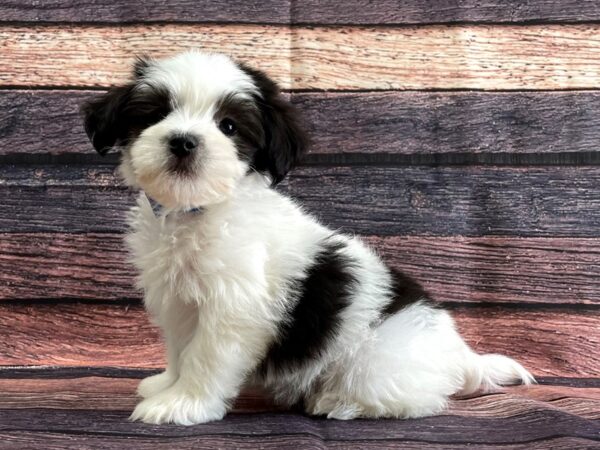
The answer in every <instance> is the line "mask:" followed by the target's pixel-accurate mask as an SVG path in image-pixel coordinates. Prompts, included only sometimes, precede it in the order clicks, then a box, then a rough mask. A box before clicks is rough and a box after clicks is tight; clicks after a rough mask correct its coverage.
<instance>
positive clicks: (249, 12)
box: [0, 0, 600, 25]
mask: <svg viewBox="0 0 600 450" xmlns="http://www.w3.org/2000/svg"><path fill="white" fill-rule="evenodd" d="M598 19H600V11H599V8H598V5H597V3H596V2H595V1H593V0H579V1H577V0H562V1H561V2H560V3H557V2H555V1H552V0H533V1H528V2H522V1H518V0H504V1H501V0H486V1H476V0H454V1H450V0H443V1H440V0H408V1H406V0H405V1H403V2H402V3H401V4H400V3H398V2H397V1H395V0H375V1H373V0H370V1H367V0H350V1H347V2H345V3H344V7H343V8H340V7H339V3H338V2H335V1H333V0H318V1H317V0H308V1H306V0H305V1H297V0H287V1H284V0H269V1H256V0H254V1H244V0H235V1H231V0H217V1H215V0H210V1H209V0H200V1H195V0H175V1H170V2H169V3H168V4H166V3H165V2H161V1H158V0H147V1H145V2H144V7H143V8H140V5H139V3H138V2H136V1H135V0H124V1H120V2H119V3H118V4H116V3H114V2H112V1H110V0H85V1H79V2H77V4H74V3H73V2H68V1H64V0H55V1H51V2H50V1H46V2H42V3H40V2H36V1H35V0H24V1H20V2H1V3H0V22H1V21H13V22H14V21H17V22H34V23H43V22H86V23H95V22H100V23H107V22H115V23H128V22H159V21H160V22H164V21H169V22H200V23H206V22H245V23H281V24H287V23H313V24H323V23H329V24H340V23H341V24H373V25H377V24H416V23H425V24H426V23H454V22H461V23H462V22H505V23H515V22H524V21H532V20H536V21H548V22H569V23H572V22H582V21H592V20H598Z"/></svg>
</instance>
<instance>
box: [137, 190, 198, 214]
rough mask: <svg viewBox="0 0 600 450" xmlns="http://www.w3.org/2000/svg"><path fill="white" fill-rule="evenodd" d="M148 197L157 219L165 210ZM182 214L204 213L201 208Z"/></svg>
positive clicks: (185, 211)
mask: <svg viewBox="0 0 600 450" xmlns="http://www.w3.org/2000/svg"><path fill="white" fill-rule="evenodd" d="M146 197H147V198H148V201H149V202H150V206H151V207H152V211H154V215H155V216H156V217H159V216H160V215H161V213H162V212H163V211H164V210H165V208H164V207H163V205H161V204H160V203H158V202H157V201H156V200H154V199H153V198H150V197H148V195H146ZM182 212H183V213H185V214H198V213H201V212H202V208H201V207H197V208H190V209H185V210H183V211H182ZM168 214H169V213H167V215H168Z"/></svg>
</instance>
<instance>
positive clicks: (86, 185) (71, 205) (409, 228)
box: [0, 165, 600, 237]
mask: <svg viewBox="0 0 600 450" xmlns="http://www.w3.org/2000/svg"><path fill="white" fill-rule="evenodd" d="M117 184H118V181H117V179H116V178H115V174H114V167H113V166H108V165H106V166H103V165H96V166H85V165H80V166H79V165H78V166H70V167H69V166H37V167H36V166H6V165H5V166H1V165H0V197H2V198H3V199H4V203H3V207H2V208H1V209H0V232H19V233H23V232H49V231H53V232H76V233H84V232H103V233H106V232H114V231H122V230H124V229H125V223H124V217H125V211H126V210H127V209H128V208H129V207H130V206H131V205H132V204H133V197H134V196H133V194H132V193H127V192H126V191H125V190H124V189H123V188H117V187H115V186H117ZM75 186H76V188H75ZM281 189H282V191H284V192H289V193H290V194H292V195H293V196H294V197H295V198H297V199H298V200H299V201H300V202H301V203H302V204H303V205H304V206H305V207H306V209H307V210H309V211H312V212H313V213H315V214H316V215H317V216H318V217H319V218H321V219H322V221H323V222H325V223H326V224H328V225H330V226H332V227H333V228H341V229H342V230H344V231H347V232H354V233H358V234H364V235H382V236H398V235H432V236H454V235H461V236H490V235H496V236H520V237H526V236H528V237H543V236H546V237H557V236H568V237H597V236H598V229H599V227H600V195H599V192H600V191H599V189H600V167H598V166H590V167H560V166H534V167H494V166H492V167H489V166H466V167H463V166H454V167H428V166H423V167H403V166H392V167H379V166H368V167H365V166H346V167H314V166H312V167H299V168H297V169H296V170H295V171H293V172H292V173H291V174H290V177H289V178H288V181H287V182H285V183H283V184H282V185H281Z"/></svg>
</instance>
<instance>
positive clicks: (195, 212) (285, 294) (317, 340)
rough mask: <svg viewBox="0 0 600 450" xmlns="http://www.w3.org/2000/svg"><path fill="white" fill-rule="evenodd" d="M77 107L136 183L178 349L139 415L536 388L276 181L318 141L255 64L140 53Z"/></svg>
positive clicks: (421, 405) (150, 278)
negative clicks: (251, 400)
mask: <svg viewBox="0 0 600 450" xmlns="http://www.w3.org/2000/svg"><path fill="white" fill-rule="evenodd" d="M84 113H85V116H86V130H87V132H88V134H89V136H90V139H91V141H92V143H93V145H94V146H95V148H96V149H97V150H98V151H99V152H101V153H105V152H106V151H107V150H108V149H110V148H118V149H120V151H121V160H122V163H121V167H120V171H121V173H122V175H123V177H124V179H125V180H126V182H127V183H128V184H129V185H130V186H132V187H133V188H136V189H139V190H140V195H139V199H138V203H137V206H136V207H134V208H133V210H132V211H131V214H130V220H129V222H130V225H131V232H130V234H129V235H128V237H127V245H128V247H129V249H130V251H131V255H132V258H131V259H132V262H133V264H134V265H135V266H136V268H137V269H138V271H139V274H140V275H139V278H138V286H139V288H140V289H142V290H143V291H144V301H145V305H146V308H147V310H148V312H149V314H150V315H151V317H152V318H153V320H154V321H155V323H156V324H157V325H158V326H159V327H160V328H161V330H162V332H163V336H164V340H165V344H166V347H167V357H168V361H167V368H166V370H165V371H164V372H163V373H161V374H159V375H155V376H152V377H149V378H146V379H145V380H143V381H142V382H141V383H140V385H139V388H138V393H139V395H140V396H141V397H142V398H143V400H142V401H141V402H140V403H139V404H138V405H137V407H136V408H135V411H134V412H133V414H132V419H135V420H142V421H144V422H147V423H164V422H173V423H177V424H183V425H191V424H197V423H202V422H207V421H211V420H217V419H220V418H222V417H223V416H224V415H225V414H226V412H227V410H228V408H229V405H230V404H231V402H232V401H233V400H234V399H235V398H236V396H237V395H238V393H239V392H240V389H241V388H242V386H243V385H244V384H247V383H255V384H260V385H262V386H264V387H266V388H267V389H268V390H269V391H270V392H271V393H272V394H273V397H274V398H275V399H276V400H277V401H279V402H281V403H284V404H288V405H291V404H295V403H297V402H303V404H304V405H305V408H306V411H307V412H309V413H310V414H319V415H321V414H322V415H326V416H327V417H329V418H336V419H352V418H355V417H422V416H427V415H431V414H435V413H438V412H440V411H442V410H443V409H444V407H445V405H446V402H447V399H448V397H449V396H451V395H453V394H456V393H461V394H466V393H472V392H475V391H477V390H479V389H495V388H497V386H499V385H503V384H510V383H518V382H523V383H530V382H533V378H532V377H531V375H530V374H529V373H528V372H527V371H526V370H525V369H524V368H523V367H522V366H521V365H520V364H518V363H517V362H515V361H513V360H512V359H510V358H507V357H505V356H501V355H478V354H476V353H474V352H473V351H472V350H471V349H470V348H469V346H468V345H467V344H466V343H465V342H464V341H463V339H462V338H461V337H460V335H459V334H458V332H457V331H456V328H455V325H454V322H453V320H452V318H451V317H450V315H449V314H448V313H447V312H446V311H444V310H442V309H440V308H439V307H436V306H435V305H434V304H433V303H432V302H431V301H430V300H429V299H428V297H427V294H426V293H425V291H424V290H423V289H422V288H421V287H420V286H419V285H418V283H416V282H415V281H413V280H411V279H410V278H408V277H407V276H405V275H403V274H400V273H397V272H394V271H391V270H390V269H388V268H387V267H386V266H385V265H384V263H383V262H382V261H381V259H380V258H379V257H378V256H377V255H376V254H375V253H374V252H373V251H372V250H371V249H369V248H368V247H367V246H366V245H365V244H364V243H363V242H362V241H361V240H360V239H359V238H357V237H355V236H348V235H344V234H340V233H338V232H335V231H333V230H331V229H328V228H327V227H325V226H323V225H321V224H320V223H318V222H317V221H316V220H315V218H314V217H312V216H311V215H310V214H307V213H306V212H305V211H303V210H302V209H301V208H300V207H299V206H298V205H297V204H296V203H295V202H294V201H292V200H291V199H290V198H288V197H286V196H284V195H282V194H281V193H279V192H278V191H277V190H275V189H273V185H275V184H277V183H278V182H279V181H281V180H282V179H283V178H284V177H285V175H286V174H287V172H288V171H289V170H290V169H291V168H292V167H293V166H294V165H295V164H296V163H297V161H298V160H299V158H300V157H301V156H302V154H303V153H304V151H305V149H306V146H307V139H306V137H305V136H304V135H303V133H302V127H301V124H300V122H299V120H298V118H297V117H296V113H295V110H294V109H293V107H292V106H291V105H290V104H289V103H287V102H286V101H285V100H284V99H283V97H282V96H281V95H280V94H279V90H278V89H277V86H276V85H275V83H273V82H272V81H271V80H270V79H269V78H268V77H267V76H266V75H265V74H263V73H262V72H259V71H256V70H253V69H250V68H248V67H246V66H243V65H238V64H236V63H234V62H232V61H231V60H230V59H228V58H227V57H225V56H222V55H207V54H202V53H194V52H191V53H185V54H182V55H178V56H176V57H173V58H170V59H166V60H161V61H153V60H141V61H139V62H138V63H137V64H136V66H135V70H134V79H133V80H132V82H131V83H129V84H127V85H126V86H120V87H117V88H114V89H112V90H111V91H109V92H108V93H107V94H104V95H102V96H100V97H99V98H96V99H93V100H92V101H90V102H89V103H87V104H86V105H85V106H84ZM184 144H185V147H183V145H184Z"/></svg>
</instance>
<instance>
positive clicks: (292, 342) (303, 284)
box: [259, 243, 356, 374]
mask: <svg viewBox="0 0 600 450" xmlns="http://www.w3.org/2000/svg"><path fill="white" fill-rule="evenodd" d="M342 247H343V246H342V245H341V244H332V243H326V244H325V245H324V247H323V249H322V250H321V251H320V252H319V254H318V255H317V257H316V258H315V261H314V263H313V265H312V266H311V267H310V269H309V270H308V271H307V276H306V278H304V279H303V280H300V281H298V284H297V289H298V292H299V295H298V301H297V303H296V304H295V306H294V308H293V310H292V311H290V313H289V319H288V320H287V321H285V322H283V323H282V324H281V328H280V332H279V337H278V339H277V341H276V342H274V343H273V344H272V345H271V347H270V349H269V351H268V352H267V355H266V357H265V359H264V360H263V362H262V364H261V366H260V369H259V372H260V373H263V374H266V373H267V371H280V370H285V369H286V368H293V367H297V366H299V365H301V364H302V363H303V362H304V361H306V360H309V359H312V358H315V357H317V356H318V355H319V354H320V353H321V352H322V350H323V348H324V346H325V345H327V341H328V340H329V339H331V338H332V337H334V336H335V334H336V332H337V330H338V327H339V325H340V313H341V312H342V310H343V309H344V308H346V307H347V306H348V304H349V298H348V297H349V295H350V293H351V290H352V289H353V287H354V284H355V282H356V280H355V278H354V276H353V275H352V273H351V272H350V268H351V267H352V265H353V264H354V263H353V261H352V260H350V259H348V258H347V257H346V256H345V255H343V254H341V253H340V250H341V249H342Z"/></svg>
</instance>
